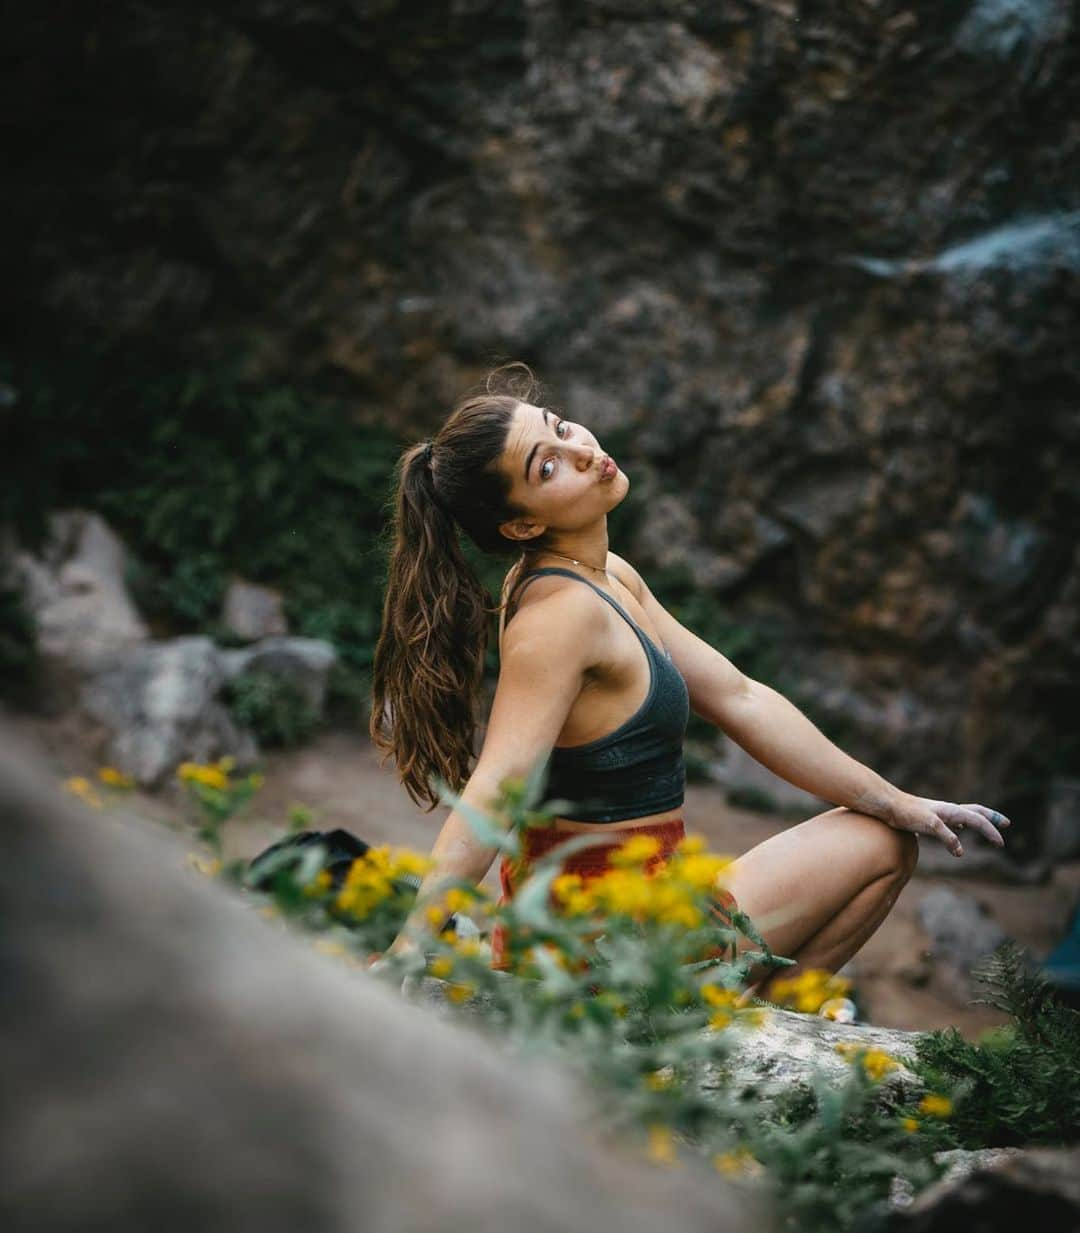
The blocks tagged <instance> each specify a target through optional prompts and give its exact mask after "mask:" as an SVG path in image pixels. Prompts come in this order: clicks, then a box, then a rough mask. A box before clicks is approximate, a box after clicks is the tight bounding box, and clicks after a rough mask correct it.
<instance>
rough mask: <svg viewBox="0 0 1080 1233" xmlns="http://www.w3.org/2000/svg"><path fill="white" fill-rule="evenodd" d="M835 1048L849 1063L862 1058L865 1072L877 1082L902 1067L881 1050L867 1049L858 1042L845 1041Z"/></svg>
mask: <svg viewBox="0 0 1080 1233" xmlns="http://www.w3.org/2000/svg"><path fill="white" fill-rule="evenodd" d="M834 1047H835V1049H836V1052H837V1053H839V1054H840V1056H841V1057H842V1058H844V1059H846V1060H847V1061H849V1062H855V1061H857V1060H858V1059H859V1058H862V1066H863V1070H865V1071H866V1073H867V1074H868V1075H869V1076H870V1078H871V1079H873V1080H875V1081H877V1080H878V1079H881V1078H884V1076H885V1075H887V1074H888V1073H889V1071H890V1070H895V1069H896V1068H897V1067H898V1066H899V1065H900V1063H899V1062H898V1061H897V1060H896V1058H894V1057H890V1056H889V1054H887V1053H885V1052H883V1051H882V1050H881V1049H867V1048H866V1046H865V1045H862V1044H860V1043H859V1042H858V1041H853V1040H843V1041H841V1042H840V1043H839V1044H838V1045H836V1046H834Z"/></svg>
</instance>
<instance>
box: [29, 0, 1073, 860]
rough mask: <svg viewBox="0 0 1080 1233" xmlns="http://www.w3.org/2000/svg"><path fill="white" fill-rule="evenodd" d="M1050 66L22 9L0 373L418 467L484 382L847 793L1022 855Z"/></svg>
mask: <svg viewBox="0 0 1080 1233" xmlns="http://www.w3.org/2000/svg"><path fill="white" fill-rule="evenodd" d="M1078 23H1080V17H1078V15H1077V10H1076V7H1075V5H1070V4H1067V3H1064V2H1063V0H1015V2H1013V0H977V2H973V3H968V4H952V5H943V4H941V3H939V0H882V2H881V3H875V4H860V5H846V6H843V5H841V6H829V7H828V8H827V9H811V8H809V7H808V6H796V5H794V4H792V3H790V2H789V0H761V2H758V3H753V4H750V3H746V4H731V5H717V4H715V3H713V2H712V0H580V2H577V3H573V4H570V3H564V2H562V0H468V2H465V0H462V2H460V3H455V4H453V5H450V6H444V7H443V8H442V9H440V11H439V16H438V19H437V20H433V19H432V15H431V12H430V10H429V8H428V6H423V5H416V4H415V3H412V2H411V0H410V2H409V3H406V2H405V0H381V2H380V3H379V4H378V5H366V6H357V5H346V4H341V3H336V2H335V0H309V2H308V3H305V4H304V5H302V6H290V5H283V4H281V3H278V2H277V0H225V2H224V3H217V2H215V3H214V4H210V3H208V2H207V0H201V2H197V3H193V4H189V5H186V6H184V7H183V8H182V9H181V8H179V7H177V6H175V5H172V4H168V3H165V0H143V2H141V3H140V4H138V5H136V4H134V3H120V4H116V5H111V6H106V7H104V8H101V9H100V10H95V11H94V13H92V14H90V15H86V14H83V15H82V16H81V17H80V19H79V20H78V21H75V20H74V19H73V18H68V19H66V20H54V19H53V17H52V15H51V13H50V11H49V10H48V9H42V8H40V7H38V6H23V8H22V10H21V11H20V12H19V13H18V14H16V15H13V16H12V19H11V21H10V23H9V24H8V26H7V27H6V31H5V33H6V37H7V39H8V42H9V45H10V47H11V48H12V62H13V64H16V65H18V66H19V68H18V69H17V70H13V72H12V74H11V75H9V78H8V81H9V86H10V88H11V89H13V90H14V91H15V97H16V99H17V106H13V108H12V112H13V114H19V115H21V114H34V115H35V116H38V117H40V118H41V120H42V124H41V125H40V126H38V129H37V130H36V131H35V132H34V134H33V137H32V138H28V139H27V143H26V144H25V145H24V146H20V145H19V144H18V143H13V148H12V149H11V151H10V153H9V159H8V165H7V171H8V176H7V189H6V204H7V205H8V208H9V211H10V212H11V217H12V225H11V227H10V228H9V234H10V235H11V236H12V237H17V238H18V244H19V248H18V250H17V251H16V252H14V253H13V254H12V258H13V259H12V262H11V274H10V277H9V282H8V292H9V295H8V302H9V304H10V306H11V314H12V318H13V324H14V326H15V327H16V328H15V332H14V336H15V337H16V338H22V337H24V336H26V335H27V334H29V333H32V332H33V331H37V332H38V333H37V334H34V336H33V337H32V338H31V339H30V341H31V342H35V343H37V344H40V343H41V339H42V337H44V338H46V339H48V340H49V341H50V343H51V340H52V339H54V338H56V337H64V338H69V337H89V338H91V339H98V338H100V337H101V336H102V335H103V334H104V335H105V336H106V337H107V338H108V340H109V341H111V342H114V343H115V342H119V343H121V344H122V345H124V346H131V345H138V344H140V343H142V342H150V341H153V342H161V341H163V340H166V339H167V340H168V341H169V342H170V343H171V344H172V345H174V346H178V345H181V343H182V346H183V348H184V355H185V356H186V355H190V354H196V353H204V352H205V351H206V350H207V349H209V348H210V346H211V344H212V345H213V347H214V348H215V349H217V348H220V346H221V345H223V344H227V343H228V342H229V341H231V340H233V339H235V338H244V339H247V340H252V339H254V340H255V341H256V343H257V346H256V348H255V351H254V357H255V359H254V367H255V369H256V370H257V371H258V372H259V373H260V374H261V375H263V376H266V377H270V378H272V377H274V376H278V375H280V376H287V377H288V378H289V379H292V378H294V377H295V376H296V375H297V374H300V375H301V376H306V377H311V378H313V379H315V380H316V381H319V382H322V383H324V384H325V385H326V386H327V387H328V388H330V389H333V390H335V391H342V390H344V391H346V392H348V394H349V395H350V396H354V397H355V400H356V402H357V403H358V405H359V406H360V407H361V409H362V411H363V412H364V414H367V415H381V416H385V417H388V418H390V419H392V420H393V421H394V422H395V423H397V424H398V425H399V426H400V427H402V428H403V429H404V430H406V431H408V432H411V433H412V432H414V433H416V434H417V435H420V434H422V433H426V432H427V431H428V430H429V429H430V428H431V427H432V425H433V424H434V423H435V422H436V421H437V419H438V418H439V417H440V416H441V415H442V414H443V412H444V411H445V409H446V407H447V406H448V405H449V403H450V401H451V400H452V398H454V397H455V396H456V395H457V394H458V393H459V392H460V391H461V389H462V387H463V386H464V385H465V384H467V383H469V382H471V381H472V380H473V379H474V378H475V377H477V376H479V375H480V374H481V372H482V371H483V370H484V369H485V368H486V367H487V366H488V364H489V362H490V360H491V359H492V357H493V356H515V355H517V356H521V357H522V358H525V359H527V360H529V361H530V362H531V363H533V364H534V365H535V366H536V367H537V368H538V370H539V372H540V373H541V375H542V376H544V377H545V379H547V380H548V382H549V383H550V385H551V386H552V397H553V398H554V399H555V400H556V402H557V403H559V402H561V403H562V404H563V405H564V406H565V408H566V410H567V411H568V412H569V414H570V415H571V416H572V417H577V418H580V419H581V420H583V421H585V422H587V423H589V424H591V425H592V426H593V427H595V428H596V429H597V431H598V433H599V434H600V437H601V440H602V441H604V443H605V445H606V446H608V447H609V448H611V449H612V452H614V453H616V456H617V457H618V458H619V461H620V463H621V464H622V465H623V466H624V469H625V470H626V471H627V473H628V474H630V475H631V477H632V480H633V483H634V485H635V487H636V489H637V491H639V492H642V491H649V492H650V493H653V494H654V495H655V497H656V504H655V510H656V522H655V525H654V524H653V519H652V518H651V517H650V518H649V519H646V520H645V524H644V526H643V527H642V529H641V533H640V539H639V542H638V543H637V544H634V543H617V544H616V545H615V546H616V548H617V549H619V550H621V551H626V552H628V553H630V554H631V556H632V557H634V558H635V560H636V563H638V564H639V565H640V566H641V567H642V569H643V570H644V571H645V573H646V576H649V575H650V570H655V569H656V567H657V566H658V564H660V562H661V561H663V562H664V563H665V564H667V565H668V566H670V567H672V568H676V567H677V568H682V569H686V570H688V571H689V572H690V575H691V577H692V578H693V579H694V581H695V583H696V585H698V586H699V587H702V588H705V590H706V594H707V599H709V600H711V602H712V603H714V604H715V605H717V606H720V607H722V609H723V611H724V613H725V615H726V616H728V617H730V618H731V619H732V620H735V621H739V622H743V623H747V624H749V623H754V622H757V621H759V620H760V619H761V618H763V617H765V616H768V617H772V618H776V619H777V620H778V621H779V622H780V624H781V626H782V631H783V635H782V636H783V653H784V658H785V668H786V672H787V678H788V680H787V682H785V683H786V684H788V685H790V686H791V687H792V688H793V689H797V690H798V692H799V694H800V696H802V697H804V698H806V699H807V700H808V701H809V702H813V703H814V704H815V706H816V713H817V714H818V715H820V716H821V717H822V718H823V720H824V721H826V722H827V723H828V724H829V725H830V729H831V731H832V732H833V733H834V734H835V735H836V737H837V738H838V739H842V742H843V744H844V746H845V748H847V749H849V750H850V752H852V753H853V754H854V755H855V756H857V757H859V758H861V759H862V760H868V761H870V762H871V763H872V764H873V765H874V766H875V767H876V768H877V769H880V770H881V771H882V773H884V774H886V775H887V776H888V777H889V778H891V779H893V780H895V781H899V782H900V783H901V784H902V786H904V787H907V788H909V789H910V790H913V791H917V792H919V793H920V794H925V795H930V796H939V797H945V798H948V799H954V800H959V801H966V800H981V801H985V802H988V803H990V804H992V805H994V806H995V807H997V808H1001V809H1003V810H1005V811H1006V812H1008V813H1010V814H1014V815H1016V817H1015V820H1016V821H1017V822H1018V823H1024V824H1026V828H1027V832H1028V833H1029V834H1030V833H1033V832H1034V830H1035V829H1036V823H1037V822H1038V821H1039V811H1040V809H1041V808H1044V807H1045V791H1044V786H1045V783H1046V782H1047V779H1048V776H1049V774H1051V773H1053V771H1054V770H1055V769H1056V770H1058V771H1061V770H1066V769H1067V768H1066V767H1065V766H1064V765H1063V763H1064V760H1065V759H1066V757H1067V750H1066V749H1065V748H1064V747H1063V746H1062V745H1061V736H1060V734H1061V733H1062V732H1065V731H1068V729H1069V726H1070V724H1071V721H1072V711H1073V706H1074V703H1073V698H1074V697H1075V692H1076V683H1077V678H1078V675H1080V663H1078V656H1080V637H1078V624H1077V622H1078V612H1080V556H1078V554H1080V546H1078V545H1077V542H1076V537H1075V533H1074V531H1073V528H1075V526H1076V525H1078V523H1080V478H1078V467H1080V451H1078V450H1077V448H1076V446H1077V441H1078V439H1080V411H1078V408H1080V350H1078V349H1077V347H1076V346H1075V340H1076V331H1077V322H1078V319H1080V279H1078V277H1077V274H1078V270H1080V181H1078V179H1077V175H1076V167H1077V163H1078V159H1080V126H1078V124H1077V121H1076V117H1077V115H1080V24H1078ZM20 53H25V54H20ZM133 99H138V105H137V106H136V105H133V104H132V100H133ZM72 148H80V149H81V148H92V149H93V152H94V156H93V175H92V178H91V180H90V183H89V184H88V177H87V174H86V171H85V169H84V168H83V167H82V165H81V164H78V163H77V162H73V161H72V160H71V159H70V157H69V152H70V150H71V149H72ZM200 348H202V349H203V352H200ZM668 531H670V535H669V534H668ZM1072 773H1075V768H1073V772H1072ZM1040 785H1043V786H1042V787H1041V786H1040ZM1011 842H1012V845H1014V846H1016V847H1017V848H1019V847H1020V846H1021V845H1022V844H1023V842H1024V833H1023V830H1022V828H1021V827H1020V825H1018V826H1017V828H1016V831H1015V833H1014V835H1013V836H1012V840H1011Z"/></svg>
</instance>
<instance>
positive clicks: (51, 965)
mask: <svg viewBox="0 0 1080 1233" xmlns="http://www.w3.org/2000/svg"><path fill="white" fill-rule="evenodd" d="M0 736H2V740H0V811H2V814H3V817H4V826H5V842H6V853H5V856H6V859H5V861H4V862H3V865H2V867H0V893H2V897H3V904H4V911H5V929H4V932H3V935H2V937H0V960H2V963H3V971H4V981H5V988H6V992H7V995H8V996H6V997H4V998H3V999H0V1043H2V1046H3V1047H2V1048H0V1090H2V1092H3V1097H2V1099H3V1103H4V1115H5V1116H4V1120H5V1131H6V1134H5V1146H4V1164H5V1166H6V1167H5V1183H4V1186H3V1188H2V1189H0V1226H2V1227H3V1228H4V1229H5V1230H6V1233H29V1231H30V1230H33V1233H71V1231H73V1230H76V1229H78V1230H109V1231H110V1233H129V1231H130V1233H144V1231H145V1230H146V1229H155V1230H164V1231H166V1233H172V1231H173V1230H177V1231H179V1230H192V1229H198V1230H199V1231H200V1233H218V1231H220V1233H226V1231H228V1233H247V1231H248V1230H250V1231H251V1233H256V1231H257V1233H297V1230H304V1231H305V1233H321V1231H323V1230H328V1231H329V1230H333V1231H337V1230H341V1231H342V1233H345V1231H352V1230H355V1231H356V1233H361V1231H363V1233H443V1230H446V1229H468V1230H471V1231H472V1233H505V1231H506V1230H508V1229H512V1230H521V1231H522V1233H571V1231H576V1230H579V1229H581V1228H583V1227H585V1226H586V1225H587V1226H588V1228H589V1229H590V1230H595V1231H596V1233H654V1230H656V1229H658V1228H663V1229H665V1230H666V1231H669V1233H728V1231H730V1233H734V1231H735V1230H741V1229H749V1228H753V1229H755V1230H759V1229H760V1230H763V1231H764V1230H767V1229H768V1228H769V1227H770V1223H769V1220H768V1218H767V1217H766V1215H765V1213H764V1212H763V1210H762V1209H760V1208H759V1207H757V1205H755V1204H754V1203H753V1202H752V1198H751V1196H748V1195H746V1194H742V1193H739V1192H737V1191H736V1190H735V1189H734V1188H733V1187H731V1186H729V1185H727V1184H726V1183H725V1182H724V1180H723V1179H721V1178H716V1177H713V1176H711V1175H709V1174H707V1173H705V1172H704V1171H703V1172H697V1171H693V1170H687V1169H682V1170H679V1171H677V1172H674V1171H673V1172H667V1171H664V1170H658V1169H654V1168H650V1167H648V1166H647V1164H646V1159H645V1156H644V1154H643V1152H639V1151H638V1150H637V1149H633V1150H631V1149H629V1148H625V1147H623V1148H620V1147H616V1146H615V1145H613V1144H611V1143H609V1142H607V1141H606V1140H605V1139H604V1137H603V1136H602V1134H601V1133H599V1131H598V1128H597V1127H596V1126H595V1125H594V1124H593V1123H592V1122H591V1121H590V1110H589V1107H588V1106H587V1105H586V1104H585V1103H584V1100H583V1097H582V1095H581V1093H580V1092H579V1091H578V1090H577V1085H576V1084H575V1083H574V1082H573V1080H572V1079H571V1078H570V1077H569V1076H568V1075H566V1074H564V1073H563V1072H562V1071H560V1070H558V1069H556V1068H554V1067H552V1066H541V1065H539V1064H530V1063H526V1062H523V1061H521V1060H520V1059H511V1058H510V1057H509V1056H507V1055H505V1054H504V1053H503V1052H502V1051H501V1050H500V1049H499V1048H498V1047H497V1046H495V1045H493V1044H492V1042H491V1041H490V1040H483V1041H482V1040H481V1038H480V1037H479V1036H478V1035H477V1034H476V1033H472V1032H468V1031H466V1030H464V1029H462V1028H460V1027H457V1026H456V1025H454V1024H451V1023H448V1022H445V1021H444V1020H441V1019H439V1018H438V1017H437V1016H434V1015H432V1014H431V1013H430V1012H428V1011H426V1010H424V1009H423V1008H420V1007H417V1006H412V1005H409V1004H408V1003H406V1002H404V1001H403V1000H402V999H401V998H399V997H397V996H396V995H395V994H394V993H393V992H392V991H390V990H388V989H386V988H385V987H384V986H382V985H380V984H379V983H378V982H377V981H376V980H375V979H374V978H372V977H371V976H370V975H368V974H367V973H366V972H364V971H362V970H357V969H353V968H350V967H348V966H346V965H345V964H342V963H341V962H340V960H337V959H332V958H330V957H328V956H324V955H320V954H318V953H317V952H316V951H314V950H313V948H312V947H311V945H310V941H309V940H307V939H303V938H301V937H300V936H298V935H295V934H292V933H291V932H290V931H288V930H286V929H283V928H277V927H275V924H274V923H273V922H271V921H267V920H264V919H263V918H261V917H260V915H259V914H258V913H257V912H255V911H254V910H252V907H251V905H250V904H249V903H248V902H247V901H245V900H243V899H242V898H241V897H240V894H239V892H235V891H233V890H232V889H231V888H229V887H228V886H226V885H225V884H223V883H220V882H217V881H213V880H207V879H203V878H200V877H199V876H198V875H197V874H195V873H194V872H192V871H190V870H186V869H185V868H184V864H185V847H186V845H185V844H184V843H183V842H182V841H181V840H180V839H179V838H178V837H177V836H175V835H171V834H169V833H167V832H165V831H163V830H158V829H154V830H153V831H151V830H149V829H148V824H147V823H145V822H141V823H140V822H139V821H138V820H136V819H132V818H126V817H123V816H119V815H113V814H100V813H93V812H90V811H87V810H85V809H83V808H82V807H81V806H79V805H78V804H77V803H75V802H74V801H71V800H70V799H68V798H66V797H65V795H64V794H63V793H62V792H60V791H59V790H58V789H57V788H56V787H55V786H54V785H52V784H50V783H47V782H46V781H45V779H44V778H43V773H42V771H41V769H40V768H39V767H38V766H37V765H36V764H35V762H34V759H33V755H31V753H30V752H29V750H26V749H23V748H21V747H20V744H19V742H18V740H17V737H16V735H15V733H14V732H10V731H8V730H6V729H5V730H4V731H3V732H2V733H0Z"/></svg>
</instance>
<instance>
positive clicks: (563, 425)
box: [555, 420, 570, 437]
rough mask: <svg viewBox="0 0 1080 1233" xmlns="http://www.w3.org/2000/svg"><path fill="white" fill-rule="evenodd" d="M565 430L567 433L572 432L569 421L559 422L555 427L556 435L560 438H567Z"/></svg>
mask: <svg viewBox="0 0 1080 1233" xmlns="http://www.w3.org/2000/svg"><path fill="white" fill-rule="evenodd" d="M564 428H565V429H566V431H567V432H569V431H570V424H569V422H568V421H567V420H559V422H558V423H557V424H556V425H555V435H556V436H558V437H562V436H565V435H566V434H565V433H564V432H563V431H562V430H563V429H564Z"/></svg>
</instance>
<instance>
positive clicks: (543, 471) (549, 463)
mask: <svg viewBox="0 0 1080 1233" xmlns="http://www.w3.org/2000/svg"><path fill="white" fill-rule="evenodd" d="M549 467H551V468H552V469H554V467H555V459H554V458H548V459H547V460H546V461H544V462H543V463H541V464H540V478H541V479H542V480H546V479H551V471H549V470H548V468H549Z"/></svg>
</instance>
